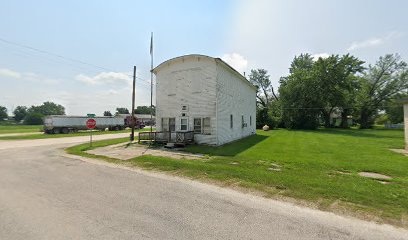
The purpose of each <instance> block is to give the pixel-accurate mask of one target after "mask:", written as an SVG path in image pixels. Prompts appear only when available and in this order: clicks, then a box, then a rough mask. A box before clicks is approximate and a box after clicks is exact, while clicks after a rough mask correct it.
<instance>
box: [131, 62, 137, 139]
mask: <svg viewBox="0 0 408 240" xmlns="http://www.w3.org/2000/svg"><path fill="white" fill-rule="evenodd" d="M135 91H136V66H133V89H132V134H131V135H130V141H134V140H135Z"/></svg>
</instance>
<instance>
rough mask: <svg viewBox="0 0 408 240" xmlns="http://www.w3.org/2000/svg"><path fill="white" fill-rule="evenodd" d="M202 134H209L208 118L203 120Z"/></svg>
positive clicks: (209, 119)
mask: <svg viewBox="0 0 408 240" xmlns="http://www.w3.org/2000/svg"><path fill="white" fill-rule="evenodd" d="M203 134H206V135H210V134H211V118H209V117H206V118H203Z"/></svg>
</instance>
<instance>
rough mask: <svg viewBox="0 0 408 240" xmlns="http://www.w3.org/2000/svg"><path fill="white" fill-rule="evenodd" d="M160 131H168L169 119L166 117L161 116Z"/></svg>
mask: <svg viewBox="0 0 408 240" xmlns="http://www.w3.org/2000/svg"><path fill="white" fill-rule="evenodd" d="M161 124H162V131H163V132H167V131H169V119H168V118H162V122H161Z"/></svg>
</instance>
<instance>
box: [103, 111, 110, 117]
mask: <svg viewBox="0 0 408 240" xmlns="http://www.w3.org/2000/svg"><path fill="white" fill-rule="evenodd" d="M103 116H105V117H111V116H112V113H111V112H110V111H104V112H103Z"/></svg>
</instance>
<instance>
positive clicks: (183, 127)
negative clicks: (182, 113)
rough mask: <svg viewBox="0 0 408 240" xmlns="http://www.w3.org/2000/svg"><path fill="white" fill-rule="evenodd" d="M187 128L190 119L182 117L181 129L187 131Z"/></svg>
mask: <svg viewBox="0 0 408 240" xmlns="http://www.w3.org/2000/svg"><path fill="white" fill-rule="evenodd" d="M187 129H188V119H187V118H182V119H180V130H181V131H187Z"/></svg>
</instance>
